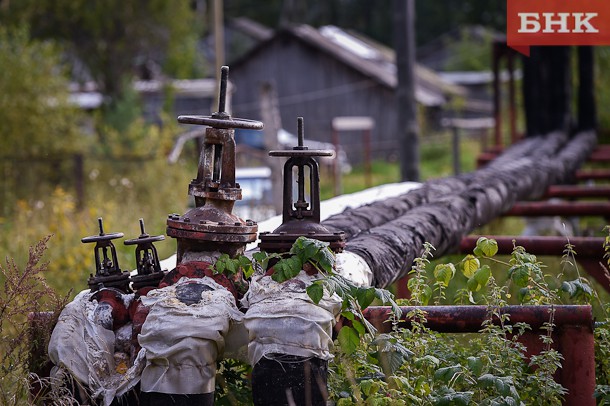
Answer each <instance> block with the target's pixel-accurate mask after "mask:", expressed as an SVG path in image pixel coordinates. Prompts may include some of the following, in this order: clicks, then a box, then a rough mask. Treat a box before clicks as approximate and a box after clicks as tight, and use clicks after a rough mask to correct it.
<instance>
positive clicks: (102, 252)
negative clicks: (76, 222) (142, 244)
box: [81, 217, 129, 292]
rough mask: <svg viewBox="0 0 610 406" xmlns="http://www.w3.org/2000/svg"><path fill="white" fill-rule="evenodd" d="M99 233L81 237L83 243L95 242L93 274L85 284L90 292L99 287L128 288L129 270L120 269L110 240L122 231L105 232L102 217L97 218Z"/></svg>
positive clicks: (124, 290)
mask: <svg viewBox="0 0 610 406" xmlns="http://www.w3.org/2000/svg"><path fill="white" fill-rule="evenodd" d="M97 221H98V226H99V230H100V232H99V234H98V235H92V236H89V237H83V238H82V239H81V242H83V243H84V244H89V243H95V247H94V252H95V275H92V274H90V275H89V280H88V281H87V284H88V285H89V289H91V291H92V292H95V291H96V290H98V289H100V288H104V287H106V288H116V289H118V290H120V291H122V292H127V291H128V290H129V272H126V271H125V272H123V271H121V268H120V267H119V260H118V259H117V255H116V248H115V247H114V244H112V240H115V239H117V238H122V237H123V233H105V232H104V223H103V220H102V218H101V217H100V218H98V219H97Z"/></svg>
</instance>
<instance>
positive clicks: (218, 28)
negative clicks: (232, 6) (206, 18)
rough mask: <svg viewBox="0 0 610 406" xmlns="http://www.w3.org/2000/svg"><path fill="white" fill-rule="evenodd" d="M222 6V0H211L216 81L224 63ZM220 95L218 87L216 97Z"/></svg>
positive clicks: (218, 80)
mask: <svg viewBox="0 0 610 406" xmlns="http://www.w3.org/2000/svg"><path fill="white" fill-rule="evenodd" d="M222 7H223V1H222V0H213V6H212V8H213V10H212V11H213V14H212V17H213V22H212V27H213V28H214V64H215V65H216V80H217V82H218V83H220V79H221V68H222V66H223V65H224V63H225V38H224V13H223V9H222ZM221 95H222V92H221V91H220V89H219V91H218V97H219V98H220V97H221ZM219 103H220V100H219ZM221 111H224V110H221Z"/></svg>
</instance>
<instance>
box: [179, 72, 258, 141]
mask: <svg viewBox="0 0 610 406" xmlns="http://www.w3.org/2000/svg"><path fill="white" fill-rule="evenodd" d="M228 79H229V67H228V66H223V67H221V68H220V95H219V97H218V111H217V112H216V113H213V114H212V115H211V116H190V115H188V116H178V122H179V123H182V124H197V125H207V126H210V127H214V128H227V129H228V128H243V129H248V130H262V129H263V123H262V122H260V121H256V120H247V119H244V118H231V116H230V115H229V114H228V113H227V112H226V111H225V110H226V100H227V82H228Z"/></svg>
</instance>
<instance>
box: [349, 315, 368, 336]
mask: <svg viewBox="0 0 610 406" xmlns="http://www.w3.org/2000/svg"><path fill="white" fill-rule="evenodd" d="M352 327H354V328H355V329H356V331H357V332H358V335H360V336H363V335H364V334H365V333H366V329H365V328H364V324H362V323H360V321H359V320H356V319H354V320H353V321H352Z"/></svg>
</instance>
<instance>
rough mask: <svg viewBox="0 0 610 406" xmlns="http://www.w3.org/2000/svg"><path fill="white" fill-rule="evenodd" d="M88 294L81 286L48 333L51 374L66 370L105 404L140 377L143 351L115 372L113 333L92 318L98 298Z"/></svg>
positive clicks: (134, 383) (59, 374) (61, 373)
mask: <svg viewBox="0 0 610 406" xmlns="http://www.w3.org/2000/svg"><path fill="white" fill-rule="evenodd" d="M91 295H92V294H91V292H90V291H89V290H84V291H82V292H80V293H79V294H78V295H77V296H76V297H75V298H74V300H73V301H72V302H70V303H69V304H68V305H67V306H66V307H65V308H64V309H63V311H62V312H61V314H60V316H59V319H58V321H57V325H56V326H55V328H54V329H53V333H52V334H51V339H50V341H49V357H50V359H51V361H52V362H53V363H54V364H55V368H54V370H53V371H52V375H53V376H62V375H63V374H64V373H65V371H68V372H69V373H70V374H71V375H72V376H73V377H74V378H75V379H76V380H77V381H79V382H80V383H81V384H83V385H86V386H88V387H89V389H90V391H91V396H92V397H93V398H98V397H100V398H101V399H102V400H103V403H104V405H105V406H108V405H110V403H112V400H113V399H114V398H115V396H120V395H122V394H124V393H125V392H127V391H128V390H129V389H131V388H132V387H134V386H135V385H136V384H137V383H138V381H139V380H140V373H141V371H142V368H143V367H144V351H140V353H139V354H138V356H137V357H136V360H135V362H134V365H132V366H131V367H130V368H129V369H128V370H127V372H126V373H125V374H120V373H117V372H116V370H115V368H116V366H115V361H114V351H115V349H114V345H115V334H114V332H113V331H112V330H107V329H105V328H103V327H102V326H101V325H99V324H97V323H96V322H95V309H96V307H97V301H95V300H94V301H90V300H89V299H90V298H91ZM126 296H128V295H126ZM131 296H133V295H131Z"/></svg>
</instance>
